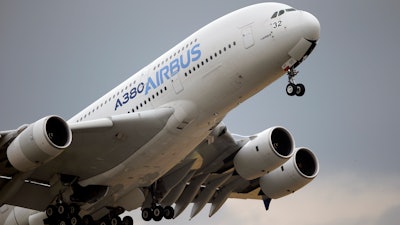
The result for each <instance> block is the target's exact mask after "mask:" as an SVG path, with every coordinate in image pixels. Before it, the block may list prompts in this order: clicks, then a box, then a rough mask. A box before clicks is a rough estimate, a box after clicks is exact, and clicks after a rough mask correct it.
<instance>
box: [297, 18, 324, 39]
mask: <svg viewBox="0 0 400 225" xmlns="http://www.w3.org/2000/svg"><path fill="white" fill-rule="evenodd" d="M301 18H302V21H303V27H302V30H303V34H304V38H305V39H307V40H309V41H317V40H318V39H319V33H320V31H321V25H320V24H319V21H318V19H317V18H316V17H315V16H314V15H312V14H311V13H308V12H304V11H303V12H302V15H301Z"/></svg>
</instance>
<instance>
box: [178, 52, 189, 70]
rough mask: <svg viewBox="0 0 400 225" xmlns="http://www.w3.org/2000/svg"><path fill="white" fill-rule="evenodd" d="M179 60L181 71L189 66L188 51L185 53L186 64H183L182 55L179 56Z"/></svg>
mask: <svg viewBox="0 0 400 225" xmlns="http://www.w3.org/2000/svg"><path fill="white" fill-rule="evenodd" d="M180 59H181V61H180V62H181V67H182V69H185V68H187V67H188V66H189V64H190V51H189V50H188V51H187V52H186V63H184V62H183V55H181V56H180Z"/></svg>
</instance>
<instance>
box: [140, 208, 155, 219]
mask: <svg viewBox="0 0 400 225" xmlns="http://www.w3.org/2000/svg"><path fill="white" fill-rule="evenodd" d="M152 218H153V211H151V209H150V208H144V209H143V210H142V219H143V220H144V221H150V220H151V219H152Z"/></svg>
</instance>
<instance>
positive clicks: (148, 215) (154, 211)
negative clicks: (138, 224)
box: [142, 205, 175, 221]
mask: <svg viewBox="0 0 400 225" xmlns="http://www.w3.org/2000/svg"><path fill="white" fill-rule="evenodd" d="M174 214H175V211H174V208H172V207H171V206H166V207H162V206H160V205H158V206H157V205H153V206H152V207H151V208H143V209H142V218H143V220H144V221H150V220H151V219H153V220H154V221H160V220H161V219H162V218H163V217H164V218H165V219H167V220H170V219H172V218H174Z"/></svg>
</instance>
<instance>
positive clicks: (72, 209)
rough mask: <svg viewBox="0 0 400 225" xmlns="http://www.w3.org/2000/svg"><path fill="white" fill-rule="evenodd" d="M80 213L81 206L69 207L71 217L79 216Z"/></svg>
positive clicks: (73, 205)
mask: <svg viewBox="0 0 400 225" xmlns="http://www.w3.org/2000/svg"><path fill="white" fill-rule="evenodd" d="M79 211H81V209H80V207H79V205H76V204H72V205H70V206H69V207H68V212H69V215H78V214H79Z"/></svg>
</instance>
